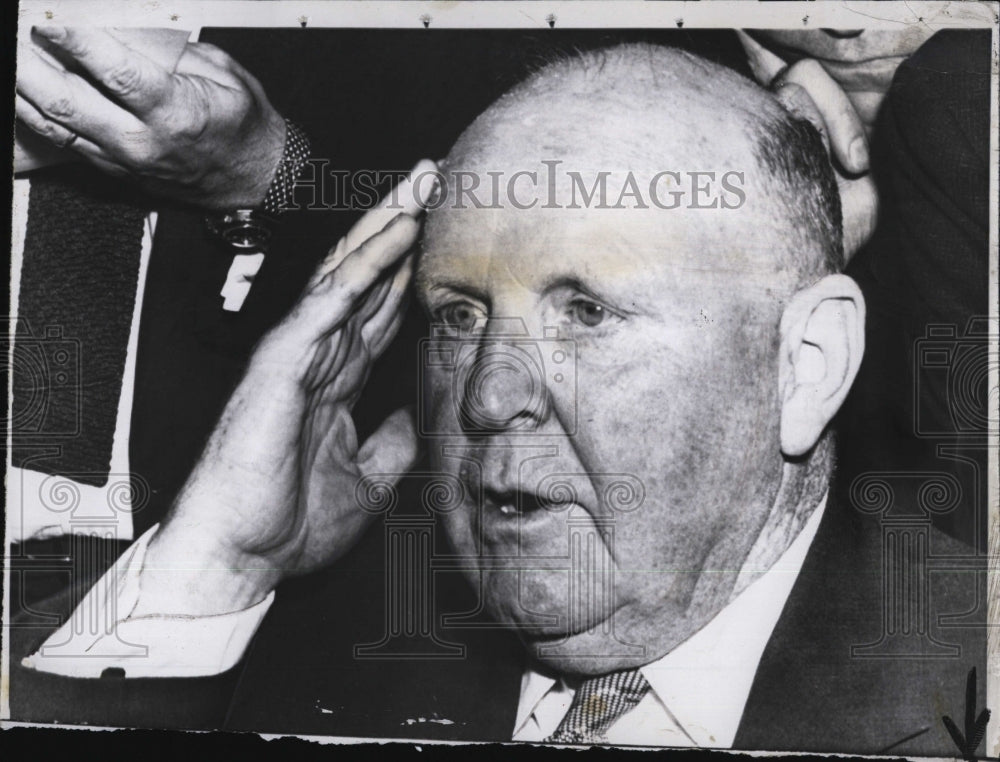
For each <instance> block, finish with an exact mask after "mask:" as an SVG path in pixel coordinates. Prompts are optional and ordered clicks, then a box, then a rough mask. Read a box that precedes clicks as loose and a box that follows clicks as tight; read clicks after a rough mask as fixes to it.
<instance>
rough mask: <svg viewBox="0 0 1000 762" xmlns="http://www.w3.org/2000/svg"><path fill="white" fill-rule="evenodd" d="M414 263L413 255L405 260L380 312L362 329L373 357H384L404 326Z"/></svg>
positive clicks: (390, 285) (390, 286)
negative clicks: (401, 326)
mask: <svg viewBox="0 0 1000 762" xmlns="http://www.w3.org/2000/svg"><path fill="white" fill-rule="evenodd" d="M413 262H414V255H413V254H410V255H409V256H408V257H407V258H406V259H404V260H403V262H402V264H401V265H400V266H399V270H398V271H397V272H396V275H395V277H393V279H392V281H391V282H390V284H389V288H388V290H387V291H386V295H385V298H384V299H383V300H382V303H381V304H380V305H379V308H378V310H377V311H376V312H375V314H374V315H372V317H371V318H369V319H368V321H367V322H365V324H364V325H363V327H362V329H361V338H362V340H363V341H364V342H365V344H367V345H368V346H369V348H370V349H371V354H372V356H373V357H380V356H381V355H382V353H383V352H384V351H385V349H386V347H388V346H389V344H390V343H391V342H392V340H393V339H394V338H395V337H396V333H397V332H398V331H399V327H400V325H401V324H402V320H403V315H404V314H405V311H406V310H405V307H406V302H407V296H408V294H409V290H408V289H409V286H410V280H411V278H412V277H413Z"/></svg>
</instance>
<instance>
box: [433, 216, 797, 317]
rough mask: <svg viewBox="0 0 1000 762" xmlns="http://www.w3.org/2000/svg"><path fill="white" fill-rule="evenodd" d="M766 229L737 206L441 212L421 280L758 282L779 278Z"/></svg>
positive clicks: (479, 283) (478, 286)
mask: <svg viewBox="0 0 1000 762" xmlns="http://www.w3.org/2000/svg"><path fill="white" fill-rule="evenodd" d="M755 228H756V229H755ZM764 233H765V230H764V229H761V227H760V226H755V225H754V219H753V218H752V217H751V216H749V215H747V214H743V213H741V211H740V210H738V209H732V210H721V209H717V210H703V209H671V210H660V209H636V208H626V209H610V208H604V209H595V208H579V209H568V208H558V209H554V208H553V209H544V208H533V209H530V210H516V209H510V208H503V209H473V208H466V209H447V210H438V211H437V212H434V213H432V214H431V215H430V218H429V220H428V224H427V227H426V229H425V235H424V246H423V248H424V255H423V256H422V257H421V261H420V264H419V269H418V279H417V282H418V285H419V286H421V287H423V288H427V287H429V286H433V285H434V284H439V283H453V284H456V285H459V284H460V285H465V286H467V287H468V288H470V289H474V290H475V291H477V292H480V293H487V292H490V291H491V290H494V289H500V288H504V287H505V286H511V285H514V286H517V287H520V288H525V289H528V290H531V291H535V292H541V291H543V290H544V289H545V288H546V287H547V286H548V285H549V284H551V283H553V282H557V281H559V280H560V279H566V278H572V277H576V278H578V279H579V280H580V281H581V282H583V283H585V284H589V285H590V286H592V287H593V288H595V289H611V290H615V291H617V292H619V295H621V294H625V293H634V294H641V293H648V294H649V295H650V296H651V297H652V296H655V295H657V294H661V293H665V292H668V291H669V292H676V293H681V292H694V291H704V290H705V289H709V290H712V291H715V290H718V289H719V288H720V284H723V283H734V282H739V283H741V284H744V286H745V287H746V288H747V289H748V290H754V284H762V287H765V288H766V287H770V286H772V285H774V283H775V274H776V273H775V270H776V266H777V262H776V260H775V258H774V254H775V252H776V250H778V249H780V246H778V245H776V241H774V240H771V241H769V242H768V241H767V240H766V236H765V235H764ZM762 255H763V256H762Z"/></svg>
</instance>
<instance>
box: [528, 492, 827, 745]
mask: <svg viewBox="0 0 1000 762" xmlns="http://www.w3.org/2000/svg"><path fill="white" fill-rule="evenodd" d="M825 508H826V497H825V496H824V498H823V500H822V501H821V502H820V504H819V506H817V508H816V510H814V511H813V514H812V516H810V517H809V520H808V521H807V522H806V524H805V526H804V527H803V528H802V531H800V532H799V535H798V537H796V538H795V540H794V541H793V542H792V544H791V545H790V546H789V547H788V549H787V550H786V551H785V552H784V554H782V556H781V557H780V558H779V559H778V560H777V561H776V562H775V563H774V565H773V566H772V567H771V568H770V569H769V570H768V571H767V572H765V573H764V574H763V575H762V576H761V577H759V578H758V579H757V580H755V581H754V582H753V583H752V584H750V585H749V586H748V587H747V588H746V589H745V590H743V592H741V593H740V594H739V595H737V596H736V598H735V599H733V601H731V602H730V603H729V604H728V605H727V606H726V607H725V608H724V609H722V611H720V612H719V613H718V614H716V615H715V617H714V618H713V619H712V620H711V621H710V622H709V623H708V624H706V625H705V626H704V627H702V628H701V629H700V630H698V632H696V633H695V634H694V635H692V636H691V637H690V638H688V639H687V640H686V641H684V642H683V643H681V644H680V645H679V646H677V647H676V648H675V649H674V650H673V651H671V652H670V653H668V654H667V655H666V656H664V657H662V658H661V659H659V660H657V661H655V662H652V663H650V664H647V665H646V666H644V667H642V668H641V669H640V671H641V672H642V674H643V676H644V677H645V678H646V680H647V681H649V685H650V687H651V688H652V690H651V694H652V697H654V698H655V700H657V701H658V702H659V704H660V707H661V710H662V711H663V712H664V714H666V715H668V716H669V717H670V719H671V720H672V721H673V722H674V723H676V724H677V725H679V726H680V730H681V731H682V732H683V733H684V734H685V735H687V736H688V738H689V739H690V740H691V741H692V743H693V744H696V745H698V746H709V747H717V748H728V747H730V746H732V744H733V740H734V739H735V737H736V731H737V729H738V727H739V724H740V720H741V719H742V717H743V708H744V706H745V705H746V701H747V697H748V696H749V695H750V688H751V686H752V685H753V679H754V676H755V675H756V673H757V666H758V665H759V663H760V658H761V656H762V655H763V653H764V648H765V646H766V645H767V642H768V641H769V640H770V639H771V634H772V632H773V631H774V628H775V625H777V623H778V619H779V617H780V616H781V612H782V610H783V609H784V607H785V603H786V602H787V600H788V596H789V594H790V593H791V591H792V587H793V586H794V584H795V580H796V579H797V578H798V574H799V571H800V570H801V569H802V564H803V562H804V561H805V557H806V554H807V553H808V551H809V547H810V546H811V545H812V542H813V539H814V538H815V536H816V530H817V529H818V528H819V523H820V520H821V519H822V516H823V513H824V510H825ZM572 697H573V690H572V689H571V688H569V687H568V686H567V685H566V683H565V681H563V680H562V679H557V678H554V677H551V676H549V675H545V674H543V673H541V672H539V671H537V670H536V669H534V668H529V669H527V670H526V671H525V672H524V674H523V675H522V678H521V697H520V701H519V702H518V708H517V720H516V722H515V725H514V734H515V736H516V735H517V734H518V733H519V732H521V729H522V728H523V727H524V725H525V723H526V722H527V721H528V720H529V719H530V718H531V717H532V715H533V714H535V712H536V711H538V710H539V708H540V706H541V705H542V703H543V701H544V702H546V707H545V710H546V712H558V711H560V710H561V711H562V713H565V712H566V711H568V709H569V704H570V702H571V701H572ZM649 698H650V697H649V696H647V700H648V699H649ZM550 702H551V703H554V704H557V705H558V706H547V705H548V704H549V703H550Z"/></svg>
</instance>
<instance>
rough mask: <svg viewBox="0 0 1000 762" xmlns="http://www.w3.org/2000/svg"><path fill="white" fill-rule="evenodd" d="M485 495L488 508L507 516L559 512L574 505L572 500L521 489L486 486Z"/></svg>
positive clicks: (514, 516)
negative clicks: (543, 495)
mask: <svg viewBox="0 0 1000 762" xmlns="http://www.w3.org/2000/svg"><path fill="white" fill-rule="evenodd" d="M485 497H486V505H487V508H488V509H493V510H494V511H498V512H499V513H500V514H501V515H502V516H506V517H508V518H516V517H527V516H532V515H535V514H538V513H539V512H541V511H546V512H548V513H560V512H562V511H565V510H566V509H567V508H569V507H570V506H572V505H576V503H574V502H570V501H562V500H552V499H547V498H544V497H541V496H539V495H536V494H534V493H531V492H523V491H521V490H507V491H496V490H491V489H488V488H487V489H486V491H485Z"/></svg>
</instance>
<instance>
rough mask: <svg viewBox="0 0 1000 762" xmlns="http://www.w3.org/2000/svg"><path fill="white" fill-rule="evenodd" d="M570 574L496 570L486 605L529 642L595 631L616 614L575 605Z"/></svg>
mask: <svg viewBox="0 0 1000 762" xmlns="http://www.w3.org/2000/svg"><path fill="white" fill-rule="evenodd" d="M568 577H569V575H568V574H567V573H566V572H565V571H560V570H533V571H525V570H520V571H516V570H503V571H501V570H492V571H491V572H490V573H489V574H487V575H486V577H485V586H486V588H485V590H484V593H485V600H486V606H487V608H488V609H489V611H490V612H491V613H492V614H493V616H494V617H495V618H496V619H497V621H498V622H500V623H502V624H505V625H507V626H509V627H512V628H514V629H516V630H517V632H518V633H519V634H520V636H521V638H522V639H524V640H525V641H526V642H527V641H536V640H538V641H557V640H559V639H566V638H569V637H572V636H576V635H580V634H583V633H586V632H588V631H591V630H593V629H595V628H597V627H599V626H601V625H602V623H606V622H607V621H608V620H610V619H612V618H613V617H614V614H615V612H614V609H613V608H612V607H611V606H607V605H605V606H601V605H593V603H592V604H591V605H589V606H577V607H573V608H572V610H571V607H570V606H568V605H567V601H570V600H571V595H572V593H573V592H575V591H571V590H569V584H568Z"/></svg>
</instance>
